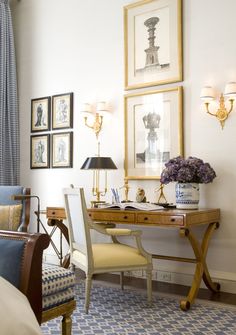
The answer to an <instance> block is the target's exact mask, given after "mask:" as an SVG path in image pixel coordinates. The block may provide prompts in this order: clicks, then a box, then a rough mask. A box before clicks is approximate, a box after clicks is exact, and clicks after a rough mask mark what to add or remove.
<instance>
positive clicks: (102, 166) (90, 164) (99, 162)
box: [81, 157, 117, 170]
mask: <svg viewBox="0 0 236 335" xmlns="http://www.w3.org/2000/svg"><path fill="white" fill-rule="evenodd" d="M81 169H82V170H115V169H117V167H116V166H115V164H114V162H113V160H112V159H111V157H88V158H86V160H85V162H84V164H83V165H82V166H81Z"/></svg>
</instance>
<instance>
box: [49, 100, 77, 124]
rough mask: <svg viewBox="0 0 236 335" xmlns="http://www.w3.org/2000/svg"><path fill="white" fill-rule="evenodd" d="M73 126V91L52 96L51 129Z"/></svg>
mask: <svg viewBox="0 0 236 335" xmlns="http://www.w3.org/2000/svg"><path fill="white" fill-rule="evenodd" d="M72 127H73V93H64V94H57V95H53V96H52V129H65V128H72Z"/></svg>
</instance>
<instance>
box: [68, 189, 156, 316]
mask: <svg viewBox="0 0 236 335" xmlns="http://www.w3.org/2000/svg"><path fill="white" fill-rule="evenodd" d="M63 192H64V197H65V207H66V215H67V220H68V229H69V239H70V251H71V257H70V262H71V265H73V266H76V267H78V268H80V269H82V270H83V271H84V272H85V274H86V297H85V311H86V313H88V309H89V301H90V290H91V281H92V276H93V275H94V274H97V273H107V272H116V271H119V272H121V274H123V271H133V270H146V275H147V295H148V302H149V303H150V302H151V299H152V257H151V255H150V254H148V253H147V252H146V251H145V250H144V249H143V248H142V245H141V239H140V236H141V232H140V231H132V230H130V229H116V228H106V226H104V225H101V226H100V225H99V224H96V223H94V222H93V221H92V220H91V219H90V217H89V216H88V213H87V208H86V203H85V199H84V192H83V189H76V188H68V189H64V190H63ZM91 229H95V230H96V231H97V232H100V233H102V234H104V235H107V236H110V237H111V238H112V242H110V243H97V244H96V243H92V242H91V236H90V230H91ZM118 236H126V237H127V236H132V237H134V238H135V239H136V244H137V247H131V246H129V245H126V244H122V243H120V242H118V240H117V237H118ZM122 277H123V276H122V275H121V278H122ZM122 287H123V283H122Z"/></svg>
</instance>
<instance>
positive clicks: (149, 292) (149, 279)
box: [146, 270, 152, 305]
mask: <svg viewBox="0 0 236 335" xmlns="http://www.w3.org/2000/svg"><path fill="white" fill-rule="evenodd" d="M146 276H147V298H148V303H149V304H150V305H151V304H152V270H147V271H146Z"/></svg>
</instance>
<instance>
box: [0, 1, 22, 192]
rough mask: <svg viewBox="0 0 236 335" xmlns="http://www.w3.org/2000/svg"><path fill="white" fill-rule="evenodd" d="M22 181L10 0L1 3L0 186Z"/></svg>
mask: <svg viewBox="0 0 236 335" xmlns="http://www.w3.org/2000/svg"><path fill="white" fill-rule="evenodd" d="M19 177H20V143H19V112H18V99H17V79H16V61H15V48H14V37H13V28H12V20H11V11H10V7H9V3H8V0H0V185H17V184H19Z"/></svg>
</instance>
